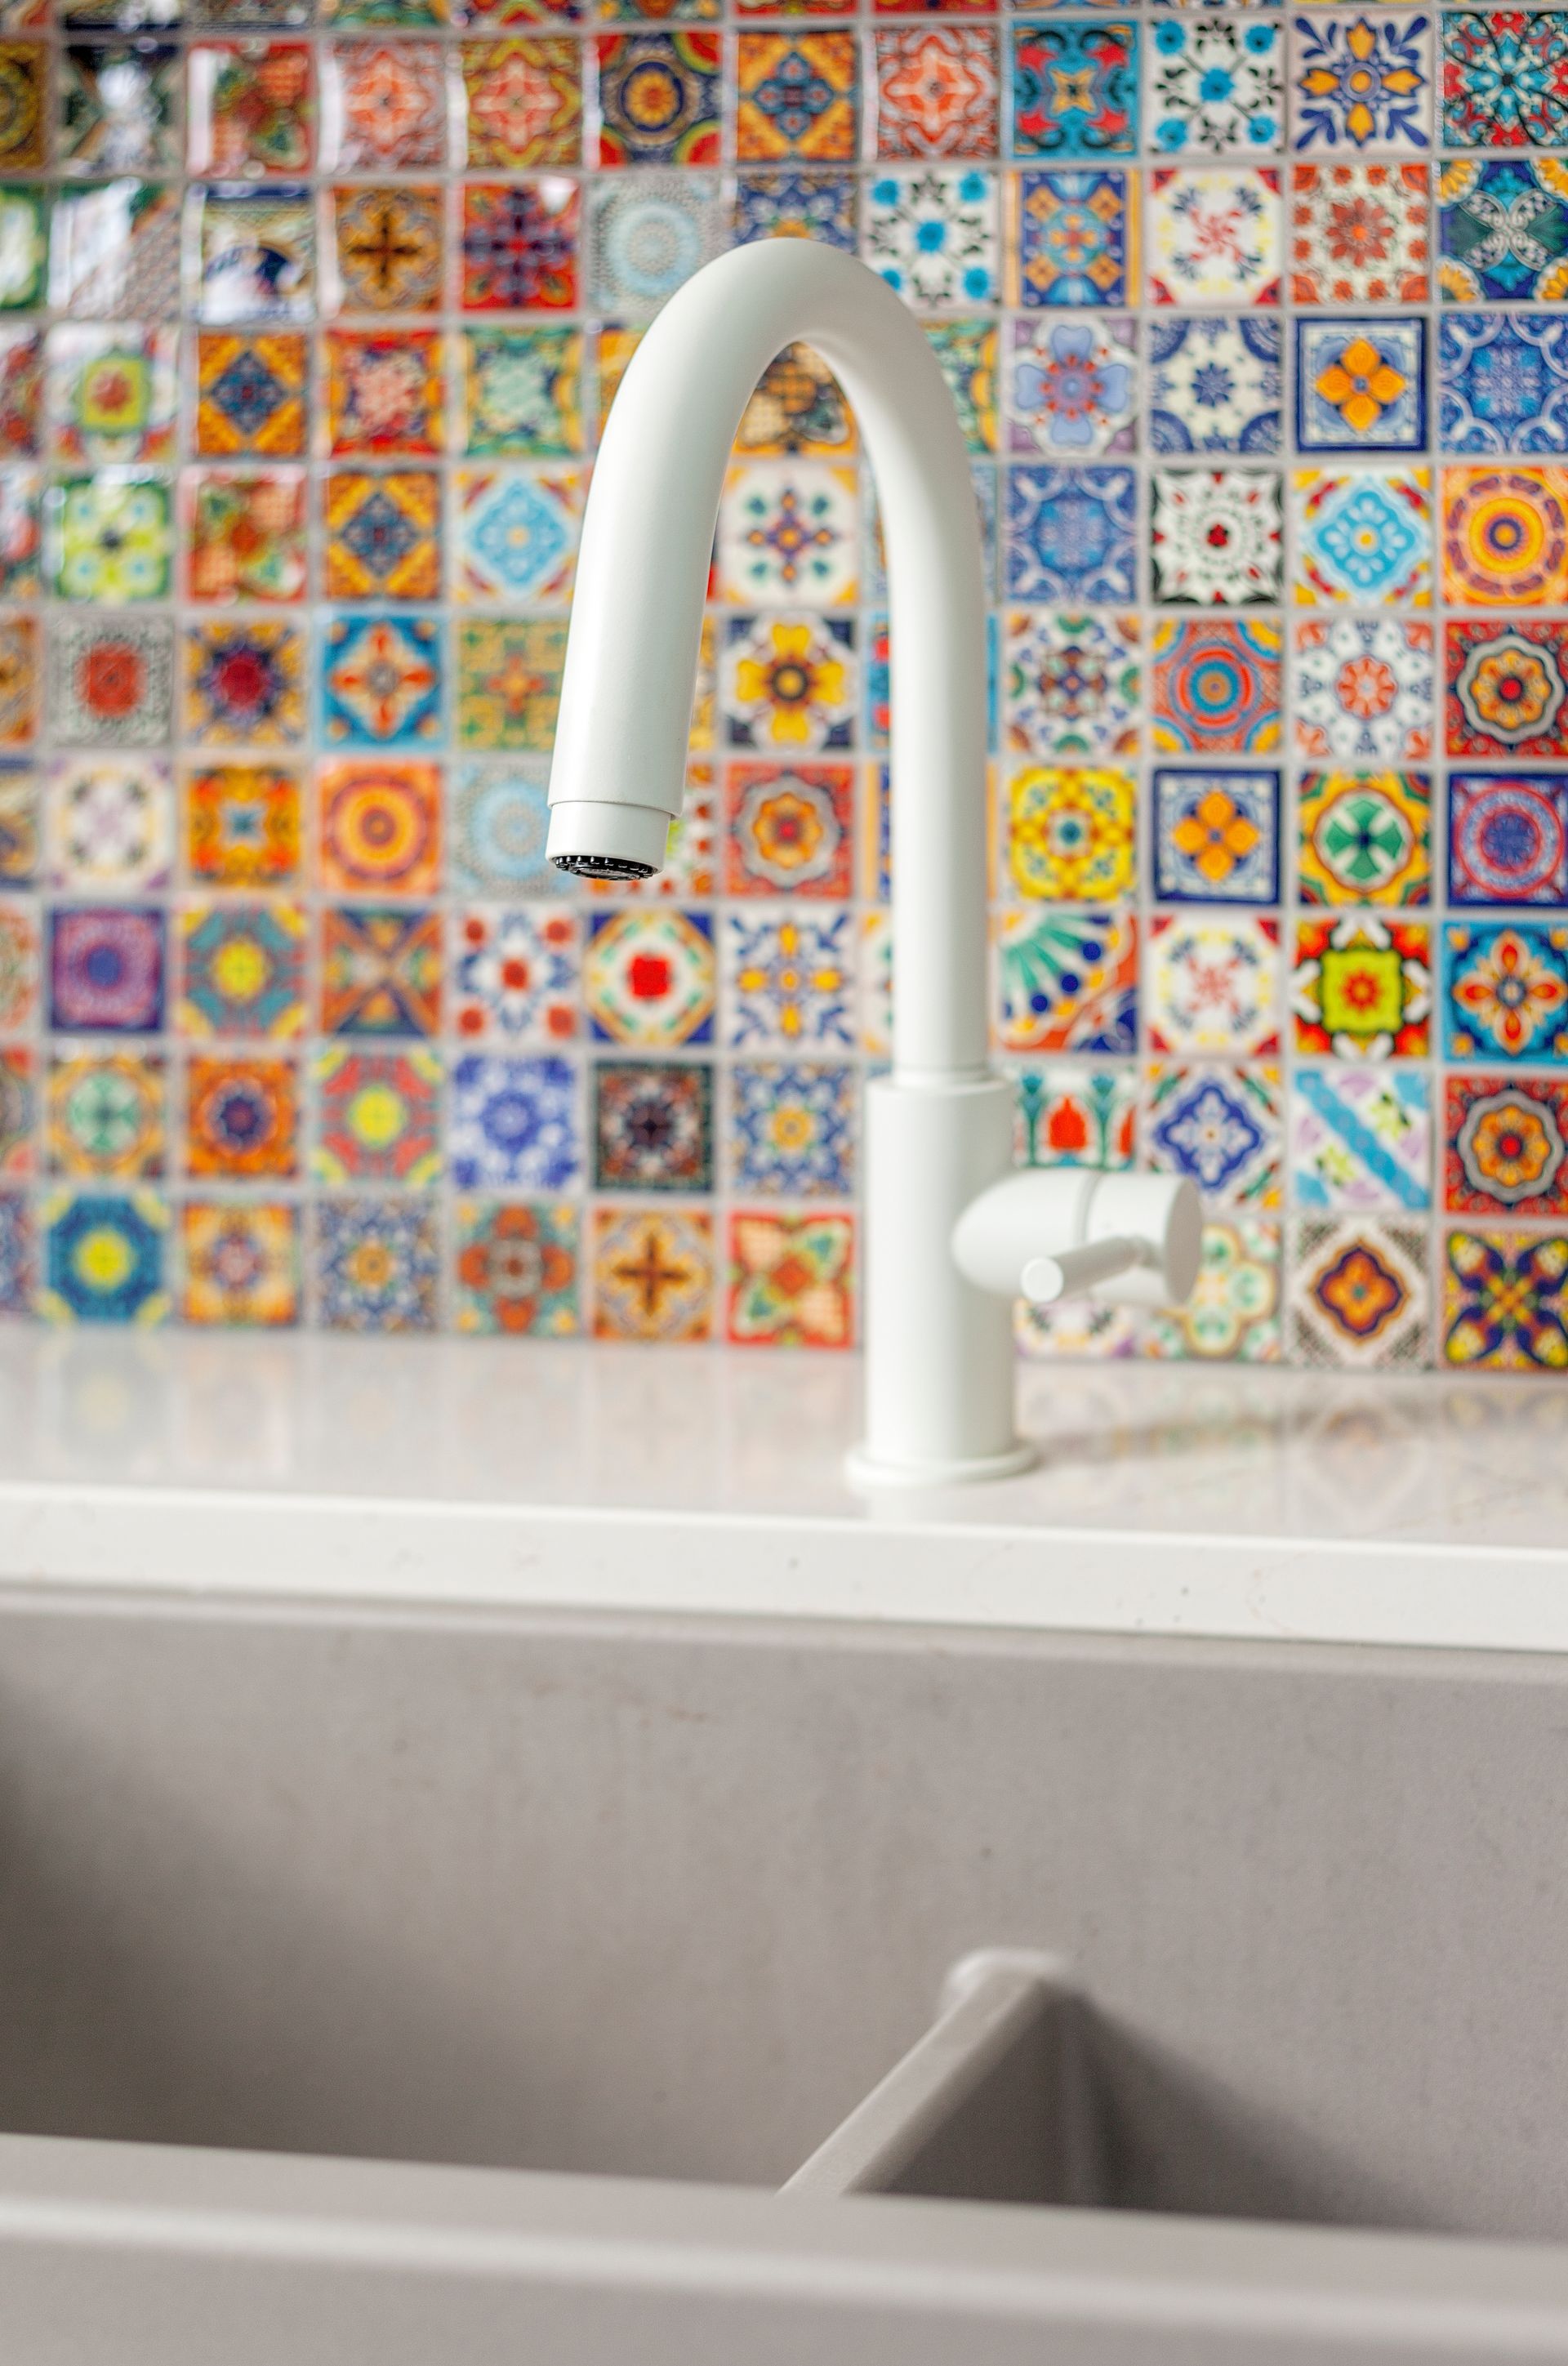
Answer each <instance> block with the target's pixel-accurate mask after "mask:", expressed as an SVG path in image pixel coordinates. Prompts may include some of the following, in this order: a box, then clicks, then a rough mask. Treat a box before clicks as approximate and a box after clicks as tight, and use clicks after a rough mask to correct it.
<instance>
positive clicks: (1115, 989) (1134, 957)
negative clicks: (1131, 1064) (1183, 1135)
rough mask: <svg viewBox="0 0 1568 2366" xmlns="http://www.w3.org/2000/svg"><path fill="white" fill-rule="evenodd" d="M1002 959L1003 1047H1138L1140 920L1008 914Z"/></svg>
mask: <svg viewBox="0 0 1568 2366" xmlns="http://www.w3.org/2000/svg"><path fill="white" fill-rule="evenodd" d="M997 960H998V988H999V999H998V1010H999V1017H998V1033H999V1040H1000V1042H1001V1046H1002V1048H1003V1050H1004V1051H1008V1052H1107V1053H1130V1052H1133V1051H1134V1050H1135V1049H1136V1048H1137V1010H1138V952H1137V924H1136V922H1135V920H1134V919H1133V918H1132V917H1131V916H1130V915H1128V916H1125V917H1122V916H1120V915H1117V914H1115V913H1111V912H1089V913H1082V914H1077V915H1070V914H1066V913H1055V912H1053V913H1040V912H1035V911H1020V912H1009V913H1004V914H1003V915H1002V916H1001V918H1000V920H999V923H998V931H997Z"/></svg>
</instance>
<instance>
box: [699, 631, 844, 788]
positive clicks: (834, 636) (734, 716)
mask: <svg viewBox="0 0 1568 2366" xmlns="http://www.w3.org/2000/svg"><path fill="white" fill-rule="evenodd" d="M725 629H726V633H727V640H726V644H725V648H724V651H723V655H722V658H721V659H720V663H719V672H718V702H719V710H720V713H721V714H722V715H723V717H724V727H725V737H726V738H727V740H728V743H729V745H730V746H731V747H732V748H761V749H777V750H778V751H780V752H781V753H791V752H798V753H799V754H801V755H815V754H816V753H818V751H819V750H820V749H825V748H847V747H848V746H849V745H850V743H851V741H852V738H853V734H854V722H855V717H856V715H857V714H858V712H859V707H860V676H859V669H858V666H857V663H856V657H855V628H854V625H852V623H851V622H850V621H849V620H848V619H847V618H842V617H837V616H824V615H818V614H801V613H788V614H782V615H781V614H768V615H761V616H732V617H731V618H730V619H729V621H728V625H727V626H726V628H725Z"/></svg>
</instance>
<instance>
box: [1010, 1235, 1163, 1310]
mask: <svg viewBox="0 0 1568 2366" xmlns="http://www.w3.org/2000/svg"><path fill="white" fill-rule="evenodd" d="M1144 1259H1145V1243H1144V1242H1142V1241H1134V1240H1129V1239H1127V1238H1125V1237H1124V1236H1123V1235H1122V1234H1112V1235H1111V1238H1110V1239H1109V1240H1103V1241H1089V1242H1088V1243H1086V1245H1084V1247H1082V1248H1081V1249H1058V1250H1057V1251H1056V1253H1055V1256H1036V1257H1031V1258H1030V1260H1029V1263H1028V1264H1027V1265H1026V1266H1025V1267H1024V1268H1023V1271H1022V1272H1021V1274H1020V1275H1019V1278H1018V1287H1019V1291H1020V1294H1021V1296H1022V1297H1024V1298H1027V1299H1028V1300H1029V1301H1031V1303H1032V1304H1033V1305H1035V1306H1054V1305H1055V1302H1056V1301H1057V1299H1058V1298H1081V1297H1082V1296H1083V1294H1084V1292H1085V1291H1086V1290H1092V1289H1093V1288H1094V1286H1095V1284H1096V1283H1097V1282H1101V1281H1113V1280H1114V1279H1116V1277H1117V1276H1118V1275H1119V1274H1123V1273H1127V1272H1129V1271H1130V1270H1131V1269H1132V1268H1134V1266H1140V1265H1142V1264H1143V1263H1144Z"/></svg>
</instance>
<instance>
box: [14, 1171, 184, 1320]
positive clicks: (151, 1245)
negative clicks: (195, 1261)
mask: <svg viewBox="0 0 1568 2366" xmlns="http://www.w3.org/2000/svg"><path fill="white" fill-rule="evenodd" d="M39 1231H40V1244H39V1245H40V1257H39V1262H40V1267H41V1271H40V1276H39V1313H40V1314H42V1315H43V1317H44V1319H45V1320H46V1321H47V1322H50V1323H115V1324H136V1325H137V1326H138V1327H140V1328H143V1329H150V1328H152V1327H154V1326H155V1325H157V1324H162V1323H164V1322H166V1321H167V1319H168V1315H169V1291H168V1231H169V1210H168V1203H167V1202H166V1201H165V1200H161V1199H160V1198H158V1197H157V1195H156V1194H155V1193H153V1192H151V1191H125V1192H107V1191H84V1192H80V1193H77V1192H72V1191H69V1190H62V1191H51V1192H50V1193H49V1194H48V1195H47V1197H46V1198H45V1199H44V1200H43V1201H42V1203H41V1205H40V1207H39Z"/></svg>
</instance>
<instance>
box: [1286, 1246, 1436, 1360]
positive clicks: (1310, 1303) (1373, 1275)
mask: <svg viewBox="0 0 1568 2366" xmlns="http://www.w3.org/2000/svg"><path fill="white" fill-rule="evenodd" d="M1427 1276H1428V1253H1427V1233H1426V1230H1425V1228H1424V1227H1423V1226H1421V1225H1418V1224H1399V1223H1386V1222H1385V1223H1367V1222H1357V1221H1356V1220H1355V1219H1354V1218H1350V1219H1345V1218H1341V1219H1338V1220H1332V1219H1331V1220H1328V1221H1326V1222H1325V1221H1323V1220H1321V1219H1312V1220H1309V1221H1308V1222H1303V1223H1298V1224H1296V1225H1295V1226H1294V1227H1293V1228H1292V1242H1291V1285H1290V1295H1289V1305H1290V1341H1289V1352H1290V1355H1291V1358H1292V1361H1293V1362H1296V1363H1302V1364H1326V1365H1332V1366H1335V1367H1337V1368H1339V1369H1351V1370H1355V1371H1370V1370H1388V1369H1405V1370H1411V1369H1417V1370H1418V1369H1420V1368H1421V1367H1422V1366H1423V1365H1425V1364H1426V1363H1427V1361H1428V1359H1429V1353H1430V1348H1429V1337H1428V1328H1429V1302H1430V1290H1429V1286H1428V1279H1427Z"/></svg>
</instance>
